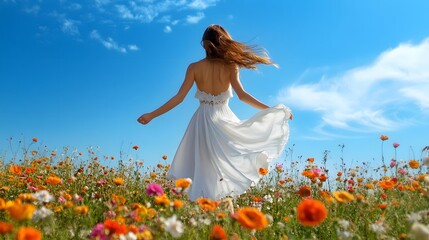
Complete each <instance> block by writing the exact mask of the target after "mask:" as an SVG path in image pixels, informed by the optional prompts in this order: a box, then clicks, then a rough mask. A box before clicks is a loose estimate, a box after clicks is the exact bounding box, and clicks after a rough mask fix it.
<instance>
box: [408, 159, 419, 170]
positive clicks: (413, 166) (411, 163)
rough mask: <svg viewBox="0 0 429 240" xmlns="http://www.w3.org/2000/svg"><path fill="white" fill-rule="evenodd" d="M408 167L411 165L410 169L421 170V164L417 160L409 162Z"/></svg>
mask: <svg viewBox="0 0 429 240" xmlns="http://www.w3.org/2000/svg"><path fill="white" fill-rule="evenodd" d="M408 165H410V168H413V169H416V168H419V165H420V164H419V162H418V161H416V160H411V161H409V162H408Z"/></svg>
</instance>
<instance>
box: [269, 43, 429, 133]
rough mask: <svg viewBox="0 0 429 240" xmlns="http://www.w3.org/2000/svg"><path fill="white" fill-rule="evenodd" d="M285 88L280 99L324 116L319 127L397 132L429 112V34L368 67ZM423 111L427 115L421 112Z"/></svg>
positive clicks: (383, 55) (280, 93) (380, 56)
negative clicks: (422, 39)
mask: <svg viewBox="0 0 429 240" xmlns="http://www.w3.org/2000/svg"><path fill="white" fill-rule="evenodd" d="M336 76H337V77H329V76H323V77H322V78H321V79H319V80H318V81H316V82H313V83H305V84H299V83H297V84H294V85H292V86H289V87H286V88H284V89H281V90H280V91H279V92H278V95H277V100H279V101H281V102H284V103H285V104H288V105H290V106H291V107H292V108H294V109H296V110H303V111H311V112H316V113H318V114H320V115H321V121H320V125H319V126H316V127H315V129H318V130H317V131H319V132H322V131H324V130H323V129H324V128H327V127H331V128H335V129H343V130H348V131H356V132H378V131H386V130H395V129H398V128H401V127H404V126H407V125H409V124H410V123H413V122H415V121H418V120H419V118H422V117H423V118H425V117H427V115H426V114H427V113H429V94H428V93H429V38H427V39H425V40H424V41H422V42H421V43H419V44H412V43H402V44H400V45H399V46H397V47H396V48H393V49H390V50H387V51H385V52H383V53H381V54H380V55H379V56H378V57H377V58H376V60H375V61H374V62H373V63H371V64H369V65H366V66H361V67H356V68H352V69H349V70H347V71H344V72H342V73H338V74H336ZM422 114H423V116H422Z"/></svg>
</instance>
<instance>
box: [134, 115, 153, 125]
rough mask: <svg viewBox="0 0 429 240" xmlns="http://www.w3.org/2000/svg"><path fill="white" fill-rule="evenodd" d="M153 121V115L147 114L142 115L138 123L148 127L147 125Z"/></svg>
mask: <svg viewBox="0 0 429 240" xmlns="http://www.w3.org/2000/svg"><path fill="white" fill-rule="evenodd" d="M152 119H153V116H152V114H150V113H145V114H143V115H141V116H140V117H139V118H138V119H137V122H139V123H141V124H143V125H146V124H148V123H149V122H150V121H151V120H152Z"/></svg>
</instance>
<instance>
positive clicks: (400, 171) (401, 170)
mask: <svg viewBox="0 0 429 240" xmlns="http://www.w3.org/2000/svg"><path fill="white" fill-rule="evenodd" d="M398 173H400V174H402V175H405V174H406V173H407V171H405V170H404V169H402V168H400V169H398Z"/></svg>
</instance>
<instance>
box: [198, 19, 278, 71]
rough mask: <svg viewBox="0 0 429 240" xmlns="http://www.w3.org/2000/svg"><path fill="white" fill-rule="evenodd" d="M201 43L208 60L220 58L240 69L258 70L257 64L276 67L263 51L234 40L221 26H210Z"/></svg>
mask: <svg viewBox="0 0 429 240" xmlns="http://www.w3.org/2000/svg"><path fill="white" fill-rule="evenodd" d="M201 43H202V45H203V47H204V49H205V50H206V58H208V59H213V58H220V59H222V60H224V61H226V62H228V63H235V64H237V66H238V67H240V68H241V67H244V68H250V69H256V64H267V65H274V66H276V65H275V64H274V63H272V62H271V60H270V58H269V57H268V54H267V53H266V52H265V51H264V50H263V49H261V48H258V47H255V46H248V45H246V44H244V43H241V42H237V41H235V40H233V39H232V37H231V36H230V35H229V33H228V32H227V31H226V30H225V29H224V28H223V27H222V26H220V25H216V24H212V25H210V26H209V27H208V28H207V29H206V30H205V31H204V34H203V39H202V41H201Z"/></svg>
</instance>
